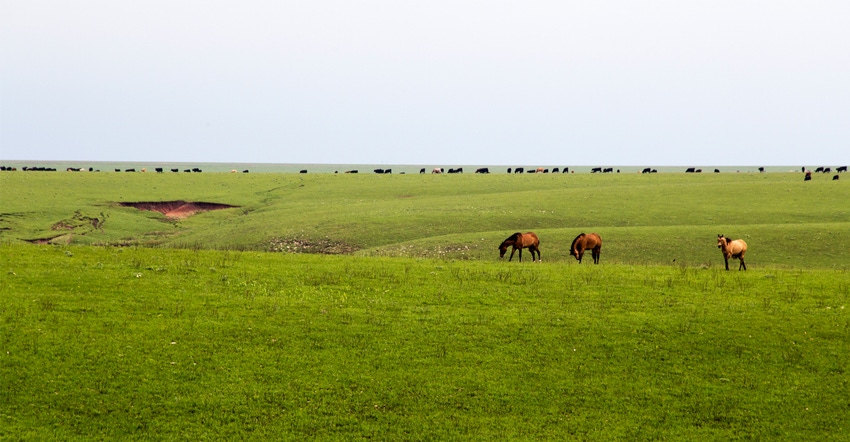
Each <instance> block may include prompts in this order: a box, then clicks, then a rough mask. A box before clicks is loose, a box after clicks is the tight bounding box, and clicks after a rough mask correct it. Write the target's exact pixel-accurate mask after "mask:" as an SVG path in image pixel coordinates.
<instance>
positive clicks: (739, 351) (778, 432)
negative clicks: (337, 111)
mask: <svg viewBox="0 0 850 442" xmlns="http://www.w3.org/2000/svg"><path fill="white" fill-rule="evenodd" d="M848 185H850V184H848V183H847V182H845V181H841V180H839V181H831V180H828V179H826V178H825V177H820V176H818V177H815V179H813V180H812V181H808V182H804V181H803V174H801V173H794V174H791V173H765V174H756V173H753V174H717V175H715V174H705V173H703V174H684V173H678V174H664V173H659V174H645V175H642V174H639V173H633V174H620V175H617V174H594V175H591V174H575V175H563V174H559V175H552V174H540V175H533V176H532V175H506V174H498V175H497V174H493V175H474V174H471V173H468V174H463V175H461V174H454V175H430V174H427V175H424V176H423V175H399V174H393V175H388V174H382V175H377V174H357V175H354V174H339V175H333V174H241V173H239V174H228V173H206V172H205V173H203V174H152V173H147V174H141V173H136V174H126V173H122V174H115V173H100V174H97V173H90V174H86V173H60V172H57V173H43V174H40V173H32V174H30V173H0V192H2V193H0V439H4V440H5V439H10V440H18V439H21V440H44V439H54V440H70V439H122V440H124V439H169V440H170V439H190V440H198V439H210V438H221V439H284V440H303V439H318V440H356V439H367V438H369V439H380V440H411V439H412V440H461V439H483V440H510V439H544V440H551V439H556V440H557V439H578V440H648V439H674V440H735V439H756V440H789V441H798V440H841V439H842V438H844V437H846V436H845V435H846V434H847V432H848V431H850V427H848V420H847V412H848V410H850V382H848V376H847V369H848V367H850V353H848V352H847V349H848V348H850V317H848V309H847V307H848V306H850V273H849V272H848V266H850V252H848V251H850V207H848V205H847V203H846V202H847V197H848V196H850V191H848V190H850V188H848V187H847V186H848ZM127 203H144V204H137V205H128V204H127ZM151 203H165V204H163V205H162V206H156V205H155V204H154V205H151ZM218 205H228V206H232V207H222V206H218ZM136 207H141V208H143V209H150V208H153V207H161V208H163V211H151V210H140V209H138V208H136ZM211 208H215V209H218V210H210V211H198V210H196V209H203V210H207V209H211ZM190 209H191V210H190ZM190 212H191V213H190ZM528 230H533V231H535V232H536V233H537V234H538V235H539V237H540V241H541V242H540V250H541V254H542V260H543V262H542V263H532V262H530V260H528V261H527V262H526V260H524V262H522V263H519V262H516V261H517V260H516V259H514V262H510V263H509V262H507V260H505V261H499V260H498V253H499V252H498V250H497V246H498V245H499V243H501V241H502V240H504V239H505V238H507V237H508V236H509V235H510V234H512V233H514V232H516V231H528ZM591 231H593V232H597V233H599V234H600V235H601V236H602V238H603V240H604V243H603V248H602V255H601V260H600V264H599V265H594V264H592V262H591V261H592V260H591V259H589V257H587V256H586V258H587V259H585V260H584V262H583V263H582V264H578V263H576V261H575V260H574V258H572V257H571V256H569V250H568V248H569V244H570V242H571V241H572V239H573V238H574V237H575V236H576V235H577V234H578V233H581V232H591ZM721 233H722V234H725V235H727V236H729V237H732V238H745V239H746V241H747V243H748V245H749V250H748V252H747V267H748V270H747V271H740V272H739V271H728V272H727V271H725V270H724V269H723V257H722V255H721V253H720V252H719V251H718V249H717V247H716V243H717V240H716V239H717V235H718V234H721ZM39 241H42V242H44V243H45V244H42V245H33V244H30V243H29V242H39ZM736 264H737V263H736ZM734 268H737V265H736V266H735V267H734Z"/></svg>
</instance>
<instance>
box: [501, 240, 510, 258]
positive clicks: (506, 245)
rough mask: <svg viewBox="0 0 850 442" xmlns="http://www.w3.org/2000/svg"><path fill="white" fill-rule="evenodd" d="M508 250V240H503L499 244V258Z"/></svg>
mask: <svg viewBox="0 0 850 442" xmlns="http://www.w3.org/2000/svg"><path fill="white" fill-rule="evenodd" d="M507 251H508V242H507V241H503V242H502V244H501V245H499V259H502V258H504V257H505V252H507Z"/></svg>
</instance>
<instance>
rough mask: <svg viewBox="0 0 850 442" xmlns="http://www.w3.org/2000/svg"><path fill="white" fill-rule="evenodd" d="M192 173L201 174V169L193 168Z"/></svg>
mask: <svg viewBox="0 0 850 442" xmlns="http://www.w3.org/2000/svg"><path fill="white" fill-rule="evenodd" d="M192 172H195V173H201V169H198V168H197V167H193V168H192Z"/></svg>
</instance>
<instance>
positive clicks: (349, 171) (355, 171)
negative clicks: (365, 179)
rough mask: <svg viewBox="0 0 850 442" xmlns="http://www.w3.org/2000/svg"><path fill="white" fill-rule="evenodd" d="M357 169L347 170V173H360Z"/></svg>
mask: <svg viewBox="0 0 850 442" xmlns="http://www.w3.org/2000/svg"><path fill="white" fill-rule="evenodd" d="M358 172H359V171H358V170H357V169H351V170H346V171H345V173H358Z"/></svg>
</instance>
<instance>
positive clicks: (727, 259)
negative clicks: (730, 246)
mask: <svg viewBox="0 0 850 442" xmlns="http://www.w3.org/2000/svg"><path fill="white" fill-rule="evenodd" d="M723 261H725V262H726V270H729V257H728V256H726V255H723Z"/></svg>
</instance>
